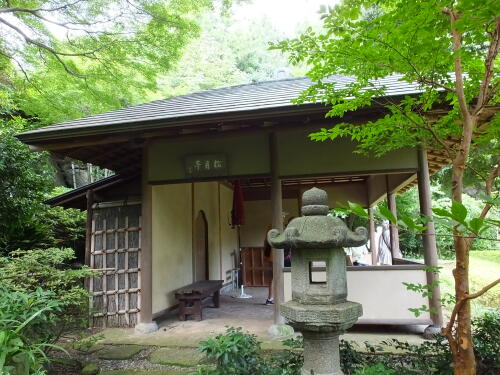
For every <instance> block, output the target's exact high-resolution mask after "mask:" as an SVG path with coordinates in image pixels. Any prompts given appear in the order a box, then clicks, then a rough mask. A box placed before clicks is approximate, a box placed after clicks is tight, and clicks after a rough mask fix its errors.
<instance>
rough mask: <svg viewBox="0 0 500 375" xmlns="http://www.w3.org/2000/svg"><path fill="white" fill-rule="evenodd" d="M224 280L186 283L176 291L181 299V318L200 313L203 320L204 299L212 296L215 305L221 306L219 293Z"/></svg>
mask: <svg viewBox="0 0 500 375" xmlns="http://www.w3.org/2000/svg"><path fill="white" fill-rule="evenodd" d="M222 283H223V280H205V281H197V282H195V283H192V284H189V285H186V286H185V287H182V288H179V289H177V290H175V291H174V295H175V298H176V299H177V300H178V301H179V319H180V320H186V318H187V316H188V315H198V317H199V320H203V315H202V310H203V300H204V299H205V298H207V297H212V301H213V304H214V307H219V305H220V301H219V295H220V290H221V288H222Z"/></svg>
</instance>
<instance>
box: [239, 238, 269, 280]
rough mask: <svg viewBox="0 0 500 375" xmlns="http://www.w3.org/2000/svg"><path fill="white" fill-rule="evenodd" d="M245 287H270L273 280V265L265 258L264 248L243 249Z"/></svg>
mask: <svg viewBox="0 0 500 375" xmlns="http://www.w3.org/2000/svg"><path fill="white" fill-rule="evenodd" d="M241 261H242V274H243V285H245V286H268V285H269V284H271V281H272V280H273V264H272V263H271V262H270V261H269V260H267V259H266V257H265V256H264V248H263V247H244V248H242V249H241Z"/></svg>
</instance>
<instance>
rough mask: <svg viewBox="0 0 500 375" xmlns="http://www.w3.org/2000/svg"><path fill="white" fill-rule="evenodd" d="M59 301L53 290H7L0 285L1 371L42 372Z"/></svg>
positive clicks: (13, 373)
mask: <svg viewBox="0 0 500 375" xmlns="http://www.w3.org/2000/svg"><path fill="white" fill-rule="evenodd" d="M60 311H61V304H60V302H59V301H57V300H56V299H54V293H53V292H48V291H43V290H42V289H41V288H37V289H36V290H35V291H34V292H30V293H23V292H13V291H9V290H8V289H6V288H5V287H3V286H2V287H0V374H9V375H29V374H44V373H45V371H44V368H43V365H44V364H45V362H47V361H48V357H47V356H46V353H45V352H46V350H47V349H48V348H57V347H56V346H54V345H52V344H49V342H50V341H51V340H52V339H53V338H54V335H55V333H54V331H53V328H54V327H55V325H56V324H57V323H58V318H57V315H56V313H59V312H60Z"/></svg>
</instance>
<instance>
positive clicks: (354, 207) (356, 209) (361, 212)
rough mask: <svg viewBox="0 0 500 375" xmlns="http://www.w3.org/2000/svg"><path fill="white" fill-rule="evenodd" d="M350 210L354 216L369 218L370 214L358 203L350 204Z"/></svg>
mask: <svg viewBox="0 0 500 375" xmlns="http://www.w3.org/2000/svg"><path fill="white" fill-rule="evenodd" d="M348 204H349V209H350V210H351V211H352V213H353V214H355V215H358V216H359V217H364V218H368V212H367V211H366V210H365V209H364V208H363V206H361V205H360V204H358V203H353V202H348Z"/></svg>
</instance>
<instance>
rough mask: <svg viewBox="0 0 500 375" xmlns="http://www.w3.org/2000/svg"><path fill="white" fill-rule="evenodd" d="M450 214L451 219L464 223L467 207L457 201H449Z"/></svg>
mask: <svg viewBox="0 0 500 375" xmlns="http://www.w3.org/2000/svg"><path fill="white" fill-rule="evenodd" d="M451 214H452V218H453V220H455V221H457V222H459V223H461V224H465V219H466V218H467V208H465V206H464V205H463V204H462V203H460V202H457V201H453V202H452V203H451Z"/></svg>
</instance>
